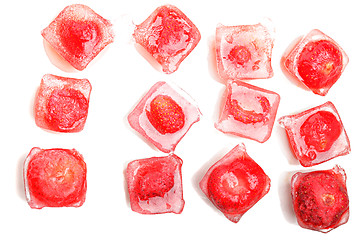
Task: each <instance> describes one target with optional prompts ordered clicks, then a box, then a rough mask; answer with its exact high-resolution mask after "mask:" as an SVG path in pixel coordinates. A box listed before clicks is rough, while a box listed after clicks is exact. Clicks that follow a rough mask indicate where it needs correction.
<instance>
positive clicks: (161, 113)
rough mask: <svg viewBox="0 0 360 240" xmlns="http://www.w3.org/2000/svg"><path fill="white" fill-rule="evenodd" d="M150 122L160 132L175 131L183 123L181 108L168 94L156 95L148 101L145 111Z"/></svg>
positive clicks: (183, 117) (183, 116)
mask: <svg viewBox="0 0 360 240" xmlns="http://www.w3.org/2000/svg"><path fill="white" fill-rule="evenodd" d="M146 116H147V117H148V119H149V121H150V123H151V124H152V125H153V126H154V128H156V130H157V131H159V132H160V133H161V134H166V133H175V132H177V131H178V130H180V129H181V128H182V127H183V126H184V124H185V114H184V112H183V110H182V108H181V107H180V106H179V105H178V104H177V103H176V102H175V101H174V100H173V99H172V98H171V97H169V96H167V95H158V96H156V97H155V98H154V99H153V100H152V101H151V103H150V110H149V111H146Z"/></svg>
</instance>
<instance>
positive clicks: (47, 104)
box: [35, 74, 91, 132]
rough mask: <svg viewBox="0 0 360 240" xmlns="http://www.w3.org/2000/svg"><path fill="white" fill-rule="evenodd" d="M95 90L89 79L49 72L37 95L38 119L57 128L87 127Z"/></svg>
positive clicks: (36, 119) (37, 120)
mask: <svg viewBox="0 0 360 240" xmlns="http://www.w3.org/2000/svg"><path fill="white" fill-rule="evenodd" d="M90 93H91V84H90V82H89V81H88V80H87V79H75V78H65V77H59V76H55V75H51V74H46V75H44V77H43V78H42V80H41V84H40V87H39V90H38V92H37V95H36V98H35V123H36V125H37V126H39V127H41V128H43V129H47V130H52V131H56V132H79V131H81V130H82V129H83V128H84V125H85V122H86V119H87V115H88V109H89V100H90Z"/></svg>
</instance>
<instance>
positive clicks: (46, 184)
mask: <svg viewBox="0 0 360 240" xmlns="http://www.w3.org/2000/svg"><path fill="white" fill-rule="evenodd" d="M24 182H25V193H26V199H27V201H28V204H29V205H30V207H31V208H37V209H41V208H43V207H80V206H82V204H83V203H84V201H85V195H86V164H85V162H84V159H83V157H82V156H81V154H80V153H78V152H77V151H76V150H75V149H72V150H70V149H60V148H55V149H40V148H37V147H35V148H33V149H31V151H30V153H29V155H28V156H27V157H26V159H25V163H24Z"/></svg>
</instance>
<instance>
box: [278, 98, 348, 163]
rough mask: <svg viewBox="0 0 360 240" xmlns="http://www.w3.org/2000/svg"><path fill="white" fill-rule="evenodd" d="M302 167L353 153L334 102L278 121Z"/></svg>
mask: <svg viewBox="0 0 360 240" xmlns="http://www.w3.org/2000/svg"><path fill="white" fill-rule="evenodd" d="M279 123H280V125H281V126H283V127H284V128H285V131H286V134H287V136H288V139H289V142H290V145H291V147H292V150H293V152H294V154H295V156H296V158H297V159H298V160H299V161H300V164H301V165H302V166H304V167H310V166H314V165H317V164H320V163H322V162H325V161H328V160H330V159H332V158H335V157H338V156H342V155H346V154H348V153H350V141H349V138H348V136H347V134H346V132H345V129H344V127H343V124H342V122H341V119H340V116H339V114H338V112H337V110H336V108H335V106H334V105H333V104H332V103H331V102H326V103H324V104H322V105H320V106H317V107H314V108H311V109H308V110H306V111H304V112H301V113H298V114H295V115H289V116H284V117H282V118H280V119H279Z"/></svg>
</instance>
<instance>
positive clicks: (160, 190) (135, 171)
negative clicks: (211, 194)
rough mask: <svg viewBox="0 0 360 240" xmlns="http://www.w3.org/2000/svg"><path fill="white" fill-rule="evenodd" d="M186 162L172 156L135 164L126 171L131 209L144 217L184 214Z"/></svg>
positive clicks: (137, 161) (130, 164)
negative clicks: (147, 215) (183, 173)
mask: <svg viewBox="0 0 360 240" xmlns="http://www.w3.org/2000/svg"><path fill="white" fill-rule="evenodd" d="M181 166H182V160H181V159H180V158H179V157H178V156H176V155H174V154H170V155H169V156H166V157H152V158H147V159H140V160H135V161H132V162H130V163H129V164H128V166H127V169H126V181H127V185H128V190H129V196H130V205H131V209H132V210H133V211H135V212H138V213H141V214H157V213H181V212H182V210H183V208H184V203H185V202H184V199H183V190H182V179H181Z"/></svg>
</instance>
